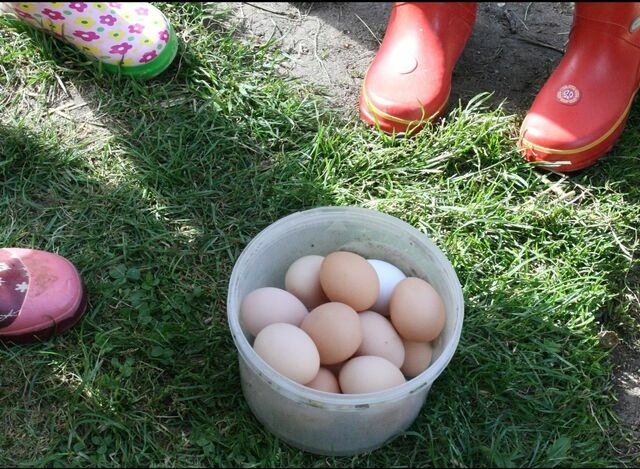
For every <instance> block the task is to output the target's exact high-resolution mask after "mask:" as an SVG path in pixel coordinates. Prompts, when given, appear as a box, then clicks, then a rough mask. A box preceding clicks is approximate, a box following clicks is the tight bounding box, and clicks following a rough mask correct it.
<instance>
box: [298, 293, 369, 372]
mask: <svg viewBox="0 0 640 469" xmlns="http://www.w3.org/2000/svg"><path fill="white" fill-rule="evenodd" d="M300 328H301V329H302V330H303V331H305V332H306V333H307V334H309V336H310V337H311V339H313V342H314V343H315V344H316V346H317V347H318V352H319V353H320V363H321V364H322V365H332V364H335V363H339V362H341V361H344V360H346V359H347V358H349V357H351V356H352V355H353V354H354V353H355V351H356V350H358V347H360V343H361V342H362V328H361V326H360V318H359V317H358V313H357V312H356V311H355V310H354V309H353V308H352V307H351V306H348V305H346V304H344V303H338V302H330V303H324V304H322V305H320V306H318V307H317V308H314V309H313V310H312V311H311V312H310V313H309V314H307V316H306V317H305V318H304V320H303V321H302V324H300Z"/></svg>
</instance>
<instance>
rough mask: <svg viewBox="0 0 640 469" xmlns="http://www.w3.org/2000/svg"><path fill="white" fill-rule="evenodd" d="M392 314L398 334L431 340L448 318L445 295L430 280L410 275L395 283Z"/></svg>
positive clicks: (436, 335)
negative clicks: (446, 315)
mask: <svg viewBox="0 0 640 469" xmlns="http://www.w3.org/2000/svg"><path fill="white" fill-rule="evenodd" d="M389 313H390V318H391V323H392V324H393V327H395V328H396V330H397V331H398V334H400V336H401V337H402V338H403V339H407V340H412V341H416V342H431V341H432V340H433V339H435V338H436V337H438V335H440V332H442V329H443V328H444V323H445V319H446V317H445V311H444V303H443V302H442V298H440V295H439V294H438V292H437V291H436V290H435V288H433V286H431V284H430V283H428V282H427V281H425V280H422V279H421V278H418V277H407V278H406V279H404V280H401V281H400V282H399V283H398V285H396V287H395V288H394V290H393V293H392V294H391V300H390V301H389Z"/></svg>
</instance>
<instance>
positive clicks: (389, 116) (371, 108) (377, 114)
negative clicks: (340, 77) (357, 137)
mask: <svg viewBox="0 0 640 469" xmlns="http://www.w3.org/2000/svg"><path fill="white" fill-rule="evenodd" d="M366 79H367V76H366V75H365V77H364V79H363V80H362V90H361V93H362V97H363V98H364V102H365V104H366V105H367V109H368V110H369V112H370V113H371V114H372V115H373V116H374V117H382V118H384V119H387V120H389V121H391V122H397V123H398V124H404V125H407V126H409V125H413V126H419V125H422V124H423V123H426V122H429V121H431V120H433V119H434V118H435V117H436V116H437V115H438V114H440V112H441V111H442V110H443V109H444V107H445V106H446V105H447V102H448V101H449V96H450V95H451V89H449V93H447V98H446V99H445V100H444V102H443V103H442V105H441V106H440V107H439V108H438V110H437V111H436V112H434V113H433V114H432V115H431V116H429V117H427V118H424V117H422V118H421V119H420V120H409V119H403V118H402V117H396V116H394V115H392V114H388V113H386V112H384V111H382V110H380V109H378V108H377V107H376V106H375V105H374V104H373V103H372V102H371V101H370V100H369V98H368V95H367V89H366V86H365V81H366ZM421 108H422V109H423V115H424V106H421Z"/></svg>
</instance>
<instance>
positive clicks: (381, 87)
mask: <svg viewBox="0 0 640 469" xmlns="http://www.w3.org/2000/svg"><path fill="white" fill-rule="evenodd" d="M476 10H477V3H455V2H451V3H410V2H397V3H394V4H393V7H392V9H391V16H390V17H389V23H388V24H387V30H386V32H385V35H384V39H383V40H382V44H381V45H380V49H379V50H378V53H377V55H376V57H375V58H374V59H373V62H372V63H371V65H370V66H369V69H368V71H367V73H366V75H365V77H364V80H363V83H362V92H361V94H360V118H361V119H362V120H363V121H364V122H366V123H367V124H369V125H372V126H376V127H377V126H379V127H380V129H381V130H383V131H384V132H387V133H393V132H407V133H412V132H415V131H417V130H419V129H421V128H422V127H423V126H424V124H425V123H426V122H428V121H430V120H433V119H436V118H437V117H438V116H439V115H441V113H442V111H443V110H444V108H445V106H446V104H447V102H448V100H449V92H450V91H451V74H452V71H453V67H454V66H455V64H456V62H457V61H458V58H459V57H460V54H461V53H462V51H463V49H464V47H465V45H466V43H467V41H468V39H469V37H470V36H471V33H472V31H473V26H474V24H475V20H476Z"/></svg>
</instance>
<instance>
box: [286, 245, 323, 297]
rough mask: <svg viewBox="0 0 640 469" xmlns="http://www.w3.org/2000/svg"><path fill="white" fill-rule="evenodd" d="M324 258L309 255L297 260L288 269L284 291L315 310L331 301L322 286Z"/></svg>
mask: <svg viewBox="0 0 640 469" xmlns="http://www.w3.org/2000/svg"><path fill="white" fill-rule="evenodd" d="M323 260H324V256H317V255H308V256H303V257H300V258H299V259H296V260H295V261H294V262H293V263H292V264H291V265H290V266H289V268H288V269H287V272H286V274H285V277H284V289H285V290H287V291H288V292H289V293H292V294H293V295H295V296H296V297H297V298H298V299H299V300H300V301H302V302H303V303H304V305H305V306H306V307H307V308H309V309H313V308H315V307H316V306H320V305H321V304H322V303H327V302H328V301H329V299H328V298H327V295H325V294H324V291H323V290H322V285H320V266H321V265H322V261H323Z"/></svg>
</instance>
